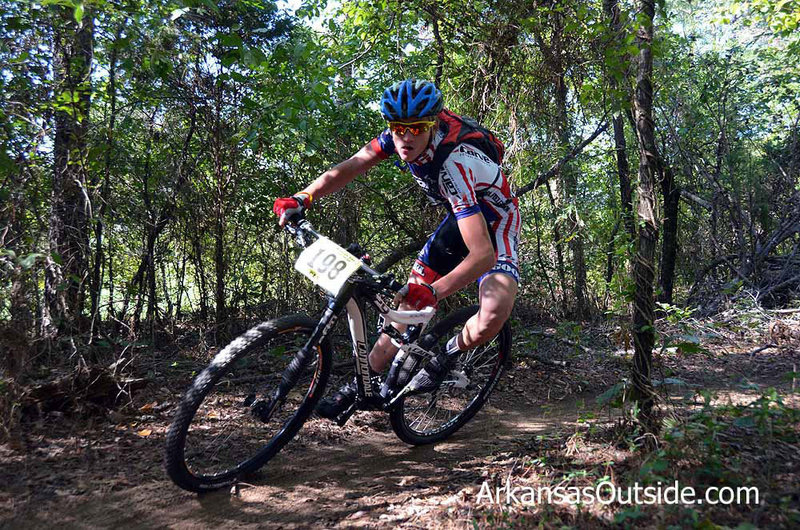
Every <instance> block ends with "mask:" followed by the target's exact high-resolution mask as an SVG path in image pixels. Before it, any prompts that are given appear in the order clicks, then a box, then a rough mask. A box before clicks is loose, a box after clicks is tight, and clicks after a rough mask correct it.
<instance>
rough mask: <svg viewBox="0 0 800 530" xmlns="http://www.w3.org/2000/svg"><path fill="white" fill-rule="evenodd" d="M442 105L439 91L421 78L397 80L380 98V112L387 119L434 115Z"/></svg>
mask: <svg viewBox="0 0 800 530" xmlns="http://www.w3.org/2000/svg"><path fill="white" fill-rule="evenodd" d="M443 106H444V102H443V100H442V93H441V91H440V90H439V89H438V88H436V85H434V84H433V83H431V82H430V81H425V80H423V79H406V80H405V81H398V82H397V83H395V84H393V85H392V86H390V87H389V88H387V89H386V90H384V91H383V97H382V98H381V113H382V114H383V117H384V118H386V120H388V121H392V120H404V119H408V118H421V117H423V116H435V115H437V114H439V113H440V112H441V111H442V107H443Z"/></svg>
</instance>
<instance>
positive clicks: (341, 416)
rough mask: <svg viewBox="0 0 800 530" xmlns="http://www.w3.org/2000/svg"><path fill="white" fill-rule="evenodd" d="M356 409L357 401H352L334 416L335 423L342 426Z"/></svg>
mask: <svg viewBox="0 0 800 530" xmlns="http://www.w3.org/2000/svg"><path fill="white" fill-rule="evenodd" d="M356 410H358V402H354V403H353V404H352V405H350V406H349V407H347V408H346V409H345V410H344V412H342V413H341V414H339V415H338V416H336V420H335V421H336V425H338V426H339V427H343V426H344V424H345V423H347V420H349V419H350V416H352V415H353V414H355V412H356Z"/></svg>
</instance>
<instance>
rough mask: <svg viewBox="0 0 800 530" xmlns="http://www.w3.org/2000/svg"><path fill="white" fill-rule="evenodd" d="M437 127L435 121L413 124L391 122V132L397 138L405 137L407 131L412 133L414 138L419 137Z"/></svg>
mask: <svg viewBox="0 0 800 530" xmlns="http://www.w3.org/2000/svg"><path fill="white" fill-rule="evenodd" d="M434 125H436V122H435V121H427V120H426V121H415V122H411V123H404V122H400V121H390V122H389V130H390V131H392V132H393V133H395V134H396V135H397V136H403V135H404V134H405V133H406V131H410V132H411V134H413V135H414V136H419V135H420V134H422V133H424V132H428V131H430V130H431V128H432V127H433V126H434Z"/></svg>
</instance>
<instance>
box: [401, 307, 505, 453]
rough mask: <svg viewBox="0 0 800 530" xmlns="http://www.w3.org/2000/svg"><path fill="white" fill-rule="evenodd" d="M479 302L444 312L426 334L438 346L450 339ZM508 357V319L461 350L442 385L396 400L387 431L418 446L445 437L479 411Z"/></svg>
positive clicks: (476, 308)
mask: <svg viewBox="0 0 800 530" xmlns="http://www.w3.org/2000/svg"><path fill="white" fill-rule="evenodd" d="M477 311H478V306H472V307H467V308H464V309H461V310H458V311H456V312H454V313H452V314H450V315H448V316H447V317H446V318H445V319H444V320H442V321H441V322H439V323H438V324H436V325H435V326H434V327H433V328H432V329H431V330H430V331H429V332H428V333H429V334H430V335H432V336H433V337H435V338H436V341H437V346H435V347H437V348H438V347H440V346H443V345H444V343H445V342H446V341H447V340H448V339H449V338H450V337H452V336H453V335H454V334H455V333H456V331H457V330H459V329H461V328H462V327H463V326H464V324H465V323H466V321H467V320H469V318H470V317H471V316H472V315H474V314H475V313H476V312H477ZM510 355H511V327H510V326H509V324H508V322H506V324H505V325H504V326H503V328H502V329H501V330H500V333H498V334H497V336H496V337H495V338H493V339H492V340H490V341H489V342H487V343H485V344H482V345H480V346H478V347H477V348H473V349H471V350H468V351H464V352H461V354H460V356H459V359H458V363H457V364H456V366H455V368H454V369H453V370H451V371H450V374H449V375H448V376H447V377H446V378H445V380H444V382H443V383H442V386H440V387H439V389H438V390H437V391H436V392H434V393H431V394H419V395H412V396H406V397H403V398H400V399H399V400H398V402H397V403H396V404H395V407H394V408H393V409H392V411H391V412H390V415H389V419H390V420H391V424H392V429H393V430H394V432H395V433H396V434H397V436H398V437H399V438H400V439H401V440H403V441H404V442H406V443H409V444H413V445H422V444H429V443H434V442H438V441H440V440H444V439H445V438H447V437H448V436H450V435H451V434H453V433H454V432H456V431H457V430H458V429H460V428H461V427H462V426H463V425H464V424H465V423H467V422H468V421H469V420H470V419H472V417H473V416H474V415H475V414H476V413H477V412H478V411H479V410H480V409H481V407H482V406H483V404H484V403H486V400H487V399H488V398H489V395H490V394H491V393H492V390H494V387H495V385H496V384H497V381H498V380H499V379H500V376H501V375H502V373H503V370H504V368H505V366H506V363H507V362H508V360H509V359H510Z"/></svg>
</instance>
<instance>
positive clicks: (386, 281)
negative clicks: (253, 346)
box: [284, 218, 430, 322]
mask: <svg viewBox="0 0 800 530" xmlns="http://www.w3.org/2000/svg"><path fill="white" fill-rule="evenodd" d="M284 229H285V230H286V231H287V232H289V233H290V234H291V235H292V236H294V238H295V240H296V241H297V244H298V245H300V246H301V247H303V248H305V247H307V246H309V245H310V244H311V243H313V242H314V241H315V240H317V239H319V238H321V237H324V236H323V235H322V234H320V233H319V232H317V231H316V230H314V227H313V226H312V225H311V223H310V222H309V221H308V219H304V218H301V219H300V220H299V221H297V222H295V221H294V220H292V219H290V220H289V222H288V223H286V225H285V226H284ZM357 257H359V258H360V257H361V256H357ZM361 270H362V271H364V272H365V273H366V274H367V275H369V276H370V277H371V278H372V279H373V280H375V281H376V282H378V283H379V284H380V285H381V286H382V287H386V288H388V289H389V290H391V291H394V292H397V291H399V290H400V289H402V288H403V284H401V283H400V282H398V281H397V280H395V279H394V276H392V275H391V274H382V273H380V272H378V271H376V270H375V269H373V268H372V267H370V266H369V265H367V264H366V263H364V260H361ZM400 313H407V312H406V311H401V312H400ZM428 320H430V317H429V318H428ZM398 322H399V321H398ZM426 322H427V320H426Z"/></svg>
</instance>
